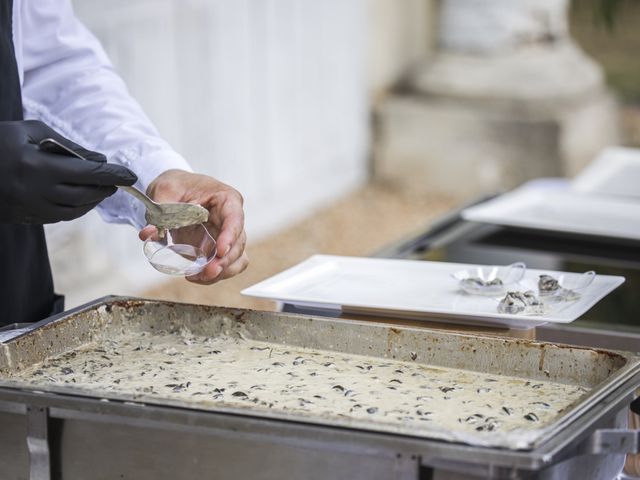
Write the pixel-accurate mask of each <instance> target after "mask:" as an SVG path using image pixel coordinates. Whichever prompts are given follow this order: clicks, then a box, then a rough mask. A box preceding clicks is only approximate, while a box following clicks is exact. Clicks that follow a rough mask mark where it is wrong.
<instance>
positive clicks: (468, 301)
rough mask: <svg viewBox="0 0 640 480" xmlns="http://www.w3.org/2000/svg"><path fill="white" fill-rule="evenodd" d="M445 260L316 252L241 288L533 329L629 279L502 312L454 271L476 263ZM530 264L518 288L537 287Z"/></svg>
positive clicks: (284, 298)
mask: <svg viewBox="0 0 640 480" xmlns="http://www.w3.org/2000/svg"><path fill="white" fill-rule="evenodd" d="M474 267H477V265H465V264H460V263H446V262H423V261H416V260H388V259H374V258H361V257H339V256H332V255H314V256H313V257H310V258H308V259H307V260H305V261H304V262H302V263H300V264H298V265H296V266H294V267H292V268H290V269H288V270H285V271H284V272H282V273H279V274H278V275H275V276H273V277H271V278H268V279H267V280H264V281H262V282H260V283H257V284H256V285H253V286H252V287H249V288H247V289H245V290H243V291H242V294H243V295H249V296H253V297H260V298H268V299H272V300H279V301H281V302H286V303H291V304H295V305H302V306H313V307H321V308H331V309H343V310H348V311H361V312H369V313H375V314H378V315H387V316H404V317H410V318H417V319H430V320H434V319H437V320H438V321H446V322H450V323H467V324H473V325H479V324H481V325H491V326H503V327H509V328H519V329H528V328H532V327H535V326H537V325H543V324H545V323H547V322H552V323H570V322H572V321H574V320H575V319H576V318H578V317H580V316H581V315H583V314H584V313H585V312H586V311H587V310H589V309H590V308H591V307H592V306H593V305H595V304H596V303H597V302H598V301H600V300H601V299H602V298H603V297H605V296H606V295H607V294H608V293H610V292H611V291H612V290H614V289H615V288H616V287H618V286H619V285H621V284H622V283H623V282H624V278H623V277H614V276H608V275H596V277H595V279H594V281H593V283H592V284H591V285H590V286H589V287H587V288H586V289H585V291H584V292H583V293H582V296H581V298H580V299H579V300H576V301H574V302H566V303H562V304H560V305H559V307H558V308H554V309H552V310H551V311H550V312H549V313H548V314H546V315H544V316H542V315H540V316H533V315H522V314H517V315H509V314H502V313H498V311H497V307H498V301H499V299H498V298H491V297H483V296H476V295H468V294H466V293H463V292H461V291H460V290H459V289H458V280H456V279H454V278H453V277H452V276H451V275H452V274H453V273H455V272H457V271H459V270H464V269H468V268H474ZM543 273H546V274H551V275H554V276H556V277H557V276H559V275H560V274H561V273H563V272H553V271H549V270H527V272H526V274H525V276H524V278H523V279H522V280H521V281H520V284H519V285H518V288H517V289H518V290H527V289H535V286H536V285H537V280H538V276H539V275H540V274H543Z"/></svg>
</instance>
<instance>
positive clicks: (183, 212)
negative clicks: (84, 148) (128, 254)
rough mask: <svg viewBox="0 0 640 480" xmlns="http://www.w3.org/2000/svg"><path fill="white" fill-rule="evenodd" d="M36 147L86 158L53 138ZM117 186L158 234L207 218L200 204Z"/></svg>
mask: <svg viewBox="0 0 640 480" xmlns="http://www.w3.org/2000/svg"><path fill="white" fill-rule="evenodd" d="M38 147H39V148H40V149H41V150H43V151H45V152H48V153H56V154H59V155H72V156H74V157H77V158H80V159H82V160H86V159H85V158H84V157H83V156H82V155H79V154H78V153H76V152H74V151H73V150H71V149H70V148H67V147H66V146H64V145H63V144H61V143H60V142H58V141H57V140H55V139H53V138H45V139H44V140H42V141H41V142H40V143H39V144H38ZM117 187H118V188H120V189H122V190H124V191H125V192H127V193H128V194H130V195H133V196H134V197H135V198H137V199H138V200H140V201H141V202H142V203H143V204H144V206H145V208H146V212H145V215H144V218H145V219H146V221H147V223H148V224H149V225H154V226H155V227H156V228H157V229H158V232H159V234H160V236H163V235H164V231H165V230H171V229H174V228H180V227H187V226H189V225H197V224H200V223H204V222H206V221H207V219H208V218H209V211H208V210H207V209H206V208H204V207H203V206H201V205H195V204H192V203H178V202H176V203H157V202H154V201H153V200H151V199H150V198H149V197H148V196H147V195H145V194H144V193H143V192H141V191H140V190H138V189H137V188H135V187H125V186H121V185H117Z"/></svg>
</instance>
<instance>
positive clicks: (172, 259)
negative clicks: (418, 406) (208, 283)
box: [143, 224, 216, 277]
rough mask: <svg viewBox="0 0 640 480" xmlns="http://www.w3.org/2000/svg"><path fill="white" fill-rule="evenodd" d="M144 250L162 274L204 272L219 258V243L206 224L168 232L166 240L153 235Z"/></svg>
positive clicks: (146, 242)
mask: <svg viewBox="0 0 640 480" xmlns="http://www.w3.org/2000/svg"><path fill="white" fill-rule="evenodd" d="M143 251H144V254H145V256H146V257H147V260H149V263H150V264H151V265H152V266H153V268H155V269H156V270H158V271H159V272H162V273H165V274H167V275H176V276H185V277H188V276H191V275H196V274H198V273H200V272H201V271H202V270H204V267H206V266H207V264H208V263H209V262H211V260H213V259H214V258H215V256H216V241H215V240H214V238H213V237H212V236H211V234H210V233H209V231H208V230H207V229H206V227H205V226H204V225H202V224H200V225H190V226H188V227H182V228H175V229H173V230H166V231H165V235H164V236H163V237H160V235H159V234H157V233H156V234H154V235H152V236H151V237H149V238H148V239H147V240H145V242H144V246H143Z"/></svg>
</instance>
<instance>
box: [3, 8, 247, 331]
mask: <svg viewBox="0 0 640 480" xmlns="http://www.w3.org/2000/svg"><path fill="white" fill-rule="evenodd" d="M159 101H160V99H159ZM48 137H53V138H55V139H56V140H58V141H59V142H61V143H63V144H65V145H66V146H68V147H69V148H71V149H72V150H75V151H77V152H78V153H80V154H81V155H83V156H84V157H85V158H87V160H86V161H83V160H80V159H78V158H75V157H72V156H65V155H55V154H51V153H46V152H43V151H41V150H39V149H38V148H37V144H38V142H39V141H41V140H42V139H44V138H48ZM80 145H82V147H81V146H80ZM83 147H84V148H83ZM85 148H86V149H90V150H85ZM97 152H101V153H97ZM106 158H109V161H110V162H111V163H106ZM134 183H135V184H136V185H137V186H138V187H139V188H141V189H143V190H145V189H146V190H147V192H148V193H149V195H150V196H151V197H152V198H153V199H154V200H156V201H160V202H164V201H180V202H190V203H199V204H201V205H203V206H204V207H205V208H207V209H208V210H209V227H210V228H211V229H212V230H213V231H214V233H215V234H217V235H216V236H217V242H218V256H217V257H216V259H215V260H214V261H213V262H211V263H210V264H209V265H208V266H207V267H206V269H205V270H204V271H203V272H201V273H200V274H198V275H196V276H193V277H190V278H188V280H190V281H193V282H196V283H200V284H211V283H214V282H216V281H218V280H222V279H226V278H229V277H231V276H233V275H236V274H238V273H240V272H242V271H243V270H244V269H245V268H246V266H247V263H248V258H247V255H246V253H245V251H244V247H245V243H246V234H245V232H244V225H243V224H244V214H243V209H242V197H241V196H240V194H239V193H238V192H237V191H235V190H234V189H233V188H231V187H229V186H227V185H225V184H223V183H221V182H218V181H217V180H215V179H213V178H211V177H207V176H204V175H197V174H194V173H191V169H190V167H189V165H188V164H187V163H186V161H185V160H184V159H183V158H182V157H180V156H179V155H178V154H177V153H175V152H174V151H173V150H172V149H171V148H170V147H169V146H168V145H167V144H166V143H165V142H164V141H163V140H162V139H161V138H160V137H159V135H158V133H157V131H156V130H155V128H154V127H153V125H152V124H151V122H150V121H149V120H148V119H147V117H146V116H145V115H144V113H143V112H142V110H141V109H140V107H139V106H138V104H137V103H136V102H135V101H134V100H133V99H132V98H131V97H130V96H129V94H128V92H127V90H126V87H125V85H124V83H123V82H122V80H121V79H120V78H119V77H118V76H117V74H116V73H115V72H114V71H113V69H112V67H111V65H110V63H109V60H108V59H107V57H106V55H105V53H104V51H103V50H102V47H101V46H100V44H99V42H98V41H97V40H96V39H95V37H93V35H91V33H90V32H89V31H88V30H87V29H86V28H85V27H84V26H83V25H82V24H81V23H80V22H79V21H78V20H77V19H76V18H75V16H74V14H73V10H72V7H71V4H70V1H69V0H45V1H43V0H13V1H12V0H0V247H1V248H0V312H1V313H0V326H1V325H3V324H9V323H13V322H33V321H37V320H40V319H42V318H45V317H47V316H48V315H51V314H52V313H56V312H59V311H61V310H62V309H63V306H62V302H61V298H60V297H58V296H56V295H55V294H54V292H53V282H52V278H51V271H50V267H49V260H48V256H47V250H46V245H45V240H44V234H43V227H42V224H45V223H53V222H58V221H61V220H71V219H73V218H77V217H79V216H81V215H84V214H85V213H86V212H88V211H89V210H91V209H92V208H94V207H96V206H97V207H98V211H99V212H100V214H101V215H102V216H103V218H104V219H105V220H107V221H109V222H129V223H131V224H133V225H135V226H138V227H143V226H144V220H143V207H142V205H141V204H139V202H138V201H137V200H135V199H133V197H130V196H128V195H127V194H126V193H124V192H120V191H118V192H116V185H132V184H134ZM153 231H154V227H149V226H147V227H145V228H143V229H142V230H141V231H140V234H139V236H140V238H141V239H142V240H144V239H145V238H147V237H148V236H149V235H151V234H152V233H153Z"/></svg>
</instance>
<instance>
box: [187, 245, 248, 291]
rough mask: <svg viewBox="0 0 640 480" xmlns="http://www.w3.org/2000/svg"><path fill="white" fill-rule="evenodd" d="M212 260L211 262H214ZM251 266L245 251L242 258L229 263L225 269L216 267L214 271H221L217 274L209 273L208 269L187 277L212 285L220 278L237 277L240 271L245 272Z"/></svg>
mask: <svg viewBox="0 0 640 480" xmlns="http://www.w3.org/2000/svg"><path fill="white" fill-rule="evenodd" d="M213 263H214V262H212V263H211V264H213ZM211 264H209V265H207V267H209V266H211ZM248 266H249V255H247V253H246V252H244V253H243V254H242V255H241V256H240V258H238V259H237V260H236V261H235V262H233V263H232V264H231V265H229V266H228V267H227V268H224V269H223V270H221V271H220V270H218V267H216V268H215V269H214V272H219V273H217V274H215V273H214V274H212V275H209V272H207V271H206V269H205V270H204V271H202V272H200V273H199V274H198V275H193V276H191V277H187V280H188V281H190V282H193V283H197V284H200V285H212V284H214V283H216V282H219V281H220V280H226V279H228V278H231V277H235V276H236V275H239V274H240V273H242V272H244V271H245V270H246V269H247V267H248Z"/></svg>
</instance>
